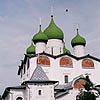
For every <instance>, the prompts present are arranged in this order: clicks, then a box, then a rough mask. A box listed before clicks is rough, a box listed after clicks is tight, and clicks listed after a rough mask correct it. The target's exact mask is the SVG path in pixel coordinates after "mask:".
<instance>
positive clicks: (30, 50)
mask: <svg viewBox="0 0 100 100" xmlns="http://www.w3.org/2000/svg"><path fill="white" fill-rule="evenodd" d="M26 53H27V54H35V46H34V45H33V43H32V44H31V46H29V47H28V48H27V50H26Z"/></svg>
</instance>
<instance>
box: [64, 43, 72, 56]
mask: <svg viewBox="0 0 100 100" xmlns="http://www.w3.org/2000/svg"><path fill="white" fill-rule="evenodd" d="M63 53H67V54H71V52H70V51H69V50H68V49H66V47H65V44H64V48H63Z"/></svg>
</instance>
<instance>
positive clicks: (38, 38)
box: [32, 25, 48, 43]
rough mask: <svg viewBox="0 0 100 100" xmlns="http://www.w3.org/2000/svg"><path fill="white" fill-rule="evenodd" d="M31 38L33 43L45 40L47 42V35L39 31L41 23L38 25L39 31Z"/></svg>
mask: <svg viewBox="0 0 100 100" xmlns="http://www.w3.org/2000/svg"><path fill="white" fill-rule="evenodd" d="M32 40H33V42H34V43H37V42H46V43H47V41H48V37H47V36H46V35H45V34H44V33H43V32H42V31H41V25H40V30H39V32H38V33H37V34H35V35H34V37H33V39H32Z"/></svg>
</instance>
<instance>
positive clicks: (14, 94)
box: [7, 89, 26, 100]
mask: <svg viewBox="0 0 100 100" xmlns="http://www.w3.org/2000/svg"><path fill="white" fill-rule="evenodd" d="M9 95H10V98H9V99H7V100H16V99H17V98H18V97H22V98H23V100H26V99H25V98H24V91H23V90H22V89H14V90H13V89H11V90H10V93H9Z"/></svg>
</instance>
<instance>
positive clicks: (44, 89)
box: [28, 83, 55, 100]
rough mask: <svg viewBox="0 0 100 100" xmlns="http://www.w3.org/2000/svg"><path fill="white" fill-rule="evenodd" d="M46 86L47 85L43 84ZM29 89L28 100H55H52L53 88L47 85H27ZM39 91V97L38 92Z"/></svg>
mask: <svg viewBox="0 0 100 100" xmlns="http://www.w3.org/2000/svg"><path fill="white" fill-rule="evenodd" d="M45 84H47V83H45ZM28 86H29V88H30V100H55V99H54V86H53V84H52V85H51V84H48V85H42V84H41V85H39V84H38V85H28ZM39 90H41V95H39V94H38V91H39Z"/></svg>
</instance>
